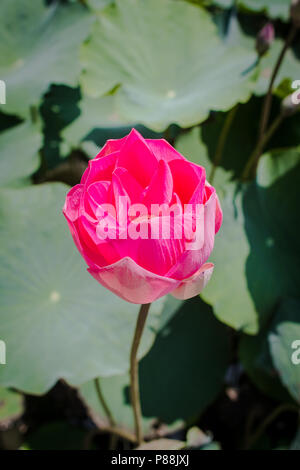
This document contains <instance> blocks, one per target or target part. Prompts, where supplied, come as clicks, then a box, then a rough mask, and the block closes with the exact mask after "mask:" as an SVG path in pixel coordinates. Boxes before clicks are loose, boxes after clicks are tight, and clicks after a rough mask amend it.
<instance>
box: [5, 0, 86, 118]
mask: <svg viewBox="0 0 300 470" xmlns="http://www.w3.org/2000/svg"><path fill="white" fill-rule="evenodd" d="M92 20H93V18H92V17H91V15H89V14H88V12H87V10H85V9H84V8H83V7H82V6H80V5H79V4H73V5H69V6H66V5H65V6H64V5H62V4H56V3H54V4H52V5H50V6H48V7H47V6H45V2H44V1H43V0H22V2H19V1H18V0H2V2H1V16H0V76H1V79H2V80H4V81H5V83H6V88H7V103H6V104H5V105H3V111H5V112H8V113H14V114H19V115H21V116H28V113H29V107H30V106H37V105H39V103H40V99H41V96H42V94H43V93H45V92H46V91H47V89H48V87H49V85H50V84H51V83H66V84H68V85H71V86H75V85H77V83H78V75H79V71H80V67H79V63H78V60H77V56H78V47H79V45H80V44H81V43H82V41H83V40H84V39H85V38H86V36H87V34H88V32H89V28H90V25H91V22H92ZM75 31H76V33H75V34H74V32H75Z"/></svg>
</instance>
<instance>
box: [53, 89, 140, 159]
mask: <svg viewBox="0 0 300 470" xmlns="http://www.w3.org/2000/svg"><path fill="white" fill-rule="evenodd" d="M78 106H79V108H80V115H79V117H78V118H77V119H75V121H73V122H72V123H71V124H69V125H68V126H67V127H66V128H65V129H64V130H63V132H62V134H61V136H62V139H63V141H64V143H63V148H62V151H63V153H64V154H65V153H67V152H68V151H70V149H71V148H76V147H78V145H79V144H80V142H81V141H82V139H84V137H86V136H87V135H88V134H89V133H90V132H91V131H92V130H93V129H99V128H102V129H104V130H105V129H118V131H119V132H120V128H122V129H123V130H124V132H125V133H128V132H129V131H130V129H131V127H132V126H129V123H128V122H126V121H125V120H124V119H122V118H121V117H120V116H119V114H118V111H117V109H116V105H115V97H114V96H112V95H107V96H103V97H101V98H97V99H94V98H90V97H88V96H83V98H82V100H81V101H80V102H79V103H78Z"/></svg>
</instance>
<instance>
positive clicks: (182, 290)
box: [171, 263, 214, 300]
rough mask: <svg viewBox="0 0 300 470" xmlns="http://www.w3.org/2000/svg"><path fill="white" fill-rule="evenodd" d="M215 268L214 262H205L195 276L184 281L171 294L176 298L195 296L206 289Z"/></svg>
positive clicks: (184, 298)
mask: <svg viewBox="0 0 300 470" xmlns="http://www.w3.org/2000/svg"><path fill="white" fill-rule="evenodd" d="M213 270H214V265H213V264H212V263H206V264H204V265H203V266H201V268H200V269H199V271H197V272H196V273H195V274H194V275H193V276H191V277H190V278H188V279H185V280H184V281H182V282H181V283H180V284H179V286H178V287H176V289H174V290H173V291H172V292H171V294H172V295H173V296H174V297H176V299H182V300H186V299H190V298H191V297H195V295H198V294H200V292H201V291H202V290H203V289H204V287H205V286H206V284H207V283H208V281H209V280H210V278H211V275H212V273H213Z"/></svg>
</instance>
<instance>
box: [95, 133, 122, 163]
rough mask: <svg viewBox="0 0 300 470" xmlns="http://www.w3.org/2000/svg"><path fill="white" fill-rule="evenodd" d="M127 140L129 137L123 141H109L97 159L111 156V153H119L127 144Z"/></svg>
mask: <svg viewBox="0 0 300 470" xmlns="http://www.w3.org/2000/svg"><path fill="white" fill-rule="evenodd" d="M126 139H127V135H126V136H125V137H123V138H122V139H109V140H107V141H106V142H105V144H104V145H103V147H102V149H101V150H100V152H99V153H98V155H96V157H95V159H96V158H101V157H105V156H106V155H109V154H110V153H114V152H117V151H119V150H120V148H121V147H122V146H123V145H124V143H125V142H126Z"/></svg>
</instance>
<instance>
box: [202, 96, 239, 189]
mask: <svg viewBox="0 0 300 470" xmlns="http://www.w3.org/2000/svg"><path fill="white" fill-rule="evenodd" d="M237 109H238V105H236V106H234V108H232V109H231V110H230V111H229V113H228V114H227V117H226V119H225V122H224V126H223V128H222V131H221V134H220V137H219V140H218V145H217V149H216V153H215V156H214V159H213V164H212V169H211V172H210V175H209V178H208V181H209V182H210V184H213V180H214V176H215V172H216V169H217V167H218V166H219V165H220V163H221V160H222V156H223V151H224V147H225V144H226V140H227V137H228V134H229V131H230V128H231V125H232V122H233V120H234V118H235V115H236V112H237Z"/></svg>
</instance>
